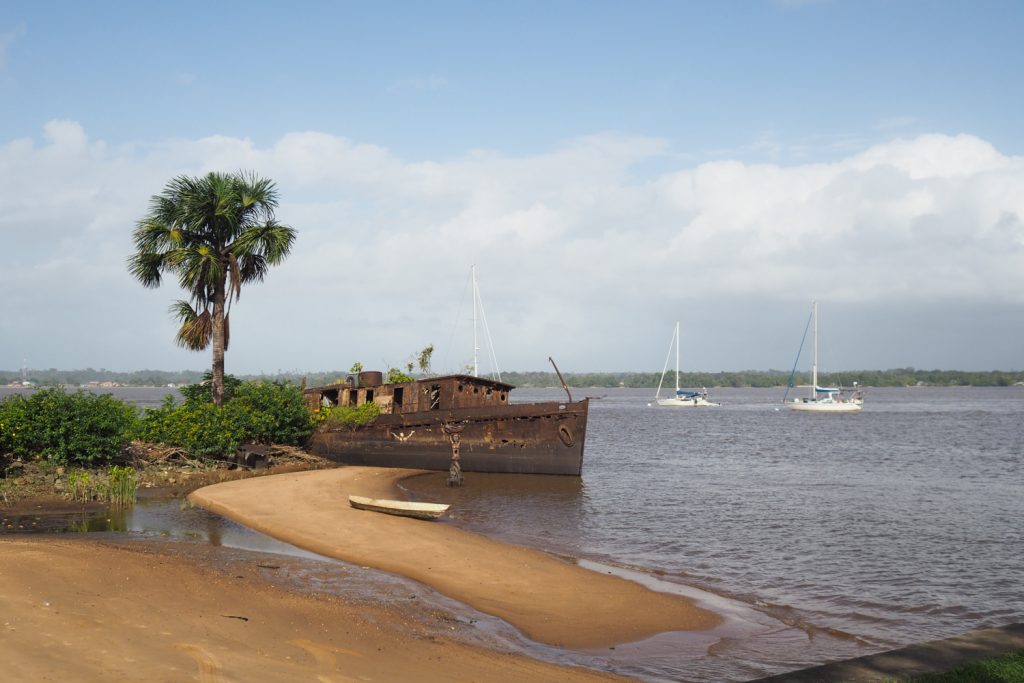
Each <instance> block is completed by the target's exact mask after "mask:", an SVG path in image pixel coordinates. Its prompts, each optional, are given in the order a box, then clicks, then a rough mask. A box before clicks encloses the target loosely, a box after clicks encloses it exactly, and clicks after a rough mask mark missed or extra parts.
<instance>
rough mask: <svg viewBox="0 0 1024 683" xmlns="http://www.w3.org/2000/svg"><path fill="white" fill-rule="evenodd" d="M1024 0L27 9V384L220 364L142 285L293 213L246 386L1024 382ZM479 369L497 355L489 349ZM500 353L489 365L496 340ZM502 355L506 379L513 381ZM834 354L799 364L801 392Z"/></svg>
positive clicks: (11, 321) (8, 284)
mask: <svg viewBox="0 0 1024 683" xmlns="http://www.w3.org/2000/svg"><path fill="white" fill-rule="evenodd" d="M1021 26H1024V3H1020V2H1017V1H1015V0H1014V1H1005V2H1003V1H991V0H980V1H977V2H943V1H940V0H935V1H933V2H928V3H920V2H910V1H902V0H886V1H877V2H876V1H874V0H819V1H814V0H788V1H786V0H736V1H729V0H724V1H715V2H711V1H708V2H698V1H696V0H693V1H688V2H679V1H670V2H655V1H650V0H637V1H635V2H628V3H625V2H603V1H600V0H588V1H579V2H577V1H574V0H561V1H559V2H533V1H530V0H525V1H523V2H515V3H480V2H468V1H467V2H446V1H440V2H436V3H421V2H377V3H354V2H340V1H339V2H317V1H314V0H308V1H303V2H296V3H287V4H286V3H269V2H246V3H240V2H233V1H231V0H225V1H223V2H218V3H208V2H202V3H200V2H191V1H187V0H186V1H183V2H175V3H129V2H106V3H78V2H60V1H56V0H55V1H52V2H23V1H21V0H6V1H5V2H4V3H3V4H0V240H2V241H0V245H2V246H0V370H16V369H18V368H20V367H22V365H26V366H27V367H29V368H51V367H53V368H59V369H77V368H86V367H93V368H106V369H109V370H119V371H129V370H141V369H165V370H181V369H202V368H205V367H208V366H209V356H208V353H194V352H188V351H185V350H182V349H179V348H177V347H176V346H175V345H174V341H173V340H174V335H175V333H176V329H177V328H176V324H175V321H174V320H173V319H172V318H171V317H170V315H169V313H168V310H167V309H168V307H169V305H170V304H171V303H172V302H173V301H174V300H177V299H183V298H186V295H185V293H184V292H182V291H181V290H180V289H179V288H178V287H177V286H176V284H175V281H174V278H169V279H167V280H166V281H165V283H164V285H163V286H161V287H160V288H158V289H146V288H144V287H142V286H141V285H140V284H139V283H138V282H137V281H135V280H133V279H132V277H131V275H130V274H129V273H128V270H127V268H126V265H125V262H126V259H127V258H128V256H129V255H130V254H131V253H132V249H133V244H132V239H131V235H132V231H133V230H134V228H135V225H136V223H137V222H138V221H139V219H141V218H142V217H143V216H144V215H145V213H146V211H147V208H148V203H149V200H150V198H151V197H152V196H153V195H155V194H158V193H159V192H160V191H161V190H162V189H163V187H164V186H165V184H166V183H167V182H168V181H169V180H170V179H172V178H174V177H176V176H179V175H201V174H205V173H207V172H210V171H222V172H234V171H239V170H244V171H253V172H256V173H258V174H259V175H261V176H264V177H267V178H270V179H272V180H274V181H275V183H276V184H277V189H278V191H279V194H280V205H279V207H278V210H277V219H278V220H279V221H280V222H281V223H284V224H287V225H290V226H292V227H294V228H295V229H296V230H297V232H298V235H297V238H296V241H295V244H294V247H293V251H292V253H291V255H290V256H289V258H288V259H287V260H286V261H285V262H284V263H283V264H281V265H280V266H278V267H276V268H274V269H272V270H271V272H270V273H269V275H268V277H267V279H266V280H265V282H263V283H261V284H258V285H253V286H250V287H248V288H247V289H245V290H244V291H243V292H242V297H241V299H240V300H239V302H238V303H237V304H236V305H235V306H234V307H233V309H232V314H231V327H232V338H231V347H230V348H229V350H228V353H227V361H226V364H227V370H228V372H232V373H238V374H259V373H276V372H307V371H317V370H333V369H346V368H348V367H349V366H351V365H352V364H353V363H354V362H356V361H358V362H360V363H362V365H363V366H364V367H366V368H379V369H386V368H388V367H401V366H404V365H405V363H406V362H407V361H408V360H409V359H410V358H411V357H412V356H413V355H414V354H415V353H416V352H418V351H419V350H420V349H422V348H423V347H424V346H426V345H427V344H433V345H434V346H435V349H436V350H435V353H434V358H433V369H434V370H435V371H438V372H447V371H461V370H462V369H463V368H465V367H466V365H467V364H469V363H471V362H472V359H473V324H472V310H473V307H472V302H471V298H470V292H471V287H470V286H469V283H470V269H471V267H472V266H474V265H475V266H476V273H477V280H478V283H479V290H480V294H481V299H482V304H483V312H484V315H485V316H486V321H487V328H488V329H489V331H490V337H491V344H492V345H493V348H494V358H495V359H496V361H497V366H498V369H500V370H502V371H509V370H520V371H527V370H545V369H548V368H550V366H549V365H548V357H549V356H551V357H553V358H554V359H555V360H556V361H557V362H558V364H559V367H560V368H561V369H562V370H563V371H567V372H615V371H630V370H636V371H658V370H660V369H661V368H662V366H663V363H664V362H665V358H666V352H667V350H668V345H669V341H670V338H671V336H672V331H673V328H674V325H675V323H676V321H679V322H680V327H681V338H682V347H681V365H682V369H683V370H685V371H729V370H748V369H758V370H767V369H779V370H788V369H789V368H790V367H791V366H792V364H793V362H794V358H795V356H796V352H797V349H798V347H799V344H800V340H801V336H802V334H803V330H804V325H805V323H806V321H807V317H808V314H809V312H810V310H811V302H812V301H818V302H819V330H820V333H819V348H820V366H821V367H822V368H823V369H824V370H825V371H829V370H832V371H841V370H854V369H888V368H904V367H915V368H920V369H959V370H994V369H1002V370H1020V369H1024V125H1022V124H1021V117H1020V115H1021V112H1022V111H1024V87H1022V86H1024V42H1022V41H1021V40H1020V37H1019V31H1020V27H1021ZM480 338H481V339H482V340H483V339H484V338H485V337H484V334H483V332H482V331H481V332H480ZM480 346H481V347H483V348H486V343H484V342H483V341H482V342H481V343H480ZM487 355H488V354H486V353H485V352H484V351H483V350H482V351H481V352H480V365H481V370H482V372H484V373H487V372H490V371H492V370H493V367H492V366H493V365H494V364H493V363H490V362H487V361H486V356H487ZM808 363H809V361H807V359H806V357H805V358H804V359H802V360H801V365H802V366H804V367H806V366H807V365H808Z"/></svg>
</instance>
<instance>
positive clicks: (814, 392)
mask: <svg viewBox="0 0 1024 683" xmlns="http://www.w3.org/2000/svg"><path fill="white" fill-rule="evenodd" d="M812 317H813V318H814V337H813V343H814V362H813V363H812V364H811V398H817V397H818V302H817V301H815V302H814V308H813V314H812Z"/></svg>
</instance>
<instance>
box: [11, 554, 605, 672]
mask: <svg viewBox="0 0 1024 683" xmlns="http://www.w3.org/2000/svg"><path fill="white" fill-rule="evenodd" d="M197 559H201V558H197V557H196V556H195V555H194V554H192V553H191V552H190V551H186V552H184V554H183V555H180V556H179V555H176V554H175V553H174V552H170V551H168V550H167V549H166V548H164V547H161V546H156V545H152V544H145V545H142V544H132V545H128V546H125V545H117V544H110V543H104V542H97V541H88V540H84V539H83V540H65V539H59V540H54V539H51V538H48V537H40V536H36V537H32V538H26V537H0V662H3V666H2V674H0V678H2V679H3V680H5V681H6V680H10V681H44V680H53V681H142V680H154V681H200V683H228V682H229V681H320V682H321V683H342V682H346V681H371V680H372V681H427V682H432V681H437V682H442V681H444V682H448V681H550V682H552V683H554V682H556V681H565V682H568V683H592V682H597V681H606V682H607V681H615V680H625V679H621V678H618V677H615V676H612V675H609V674H603V673H598V672H594V671H589V670H586V669H580V668H571V667H561V666H556V665H552V664H546V663H543V662H539V661H536V660H533V659H529V658H526V657H522V656H519V655H513V654H507V653H501V652H496V651H491V650H487V649H484V648H480V647H475V646H471V645H467V644H464V643H461V642H457V641H454V640H449V639H447V638H445V637H444V636H443V635H441V634H439V633H438V630H437V629H429V628H425V627H424V626H423V624H422V622H418V621H417V620H416V619H414V618H410V617H411V616H413V615H410V614H409V612H408V611H404V610H406V608H394V607H392V608H390V609H386V608H383V607H375V606H372V605H371V606H367V605H361V606H358V607H356V606H353V605H351V604H348V603H346V602H345V601H344V600H342V599H339V598H337V597H332V596H330V595H322V594H321V595H316V596H310V595H307V594H296V593H293V592H290V591H288V590H284V589H282V588H281V587H275V586H274V585H273V584H271V583H269V582H267V581H266V580H263V579H261V578H260V577H259V575H258V573H257V572H253V571H245V570H244V569H239V568H237V567H229V568H225V567H220V568H217V567H216V566H215V564H212V563H205V562H202V561H199V562H197V561H196V560H197ZM407 609H414V608H407Z"/></svg>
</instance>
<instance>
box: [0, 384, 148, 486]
mask: <svg viewBox="0 0 1024 683" xmlns="http://www.w3.org/2000/svg"><path fill="white" fill-rule="evenodd" d="M136 414H137V413H136V409H135V407H134V406H131V405H129V404H126V403H124V402H123V401H119V400H118V399H116V398H114V397H113V396H110V395H97V394H92V393H89V392H84V391H83V392H76V393H73V394H69V393H66V392H65V391H64V390H63V389H61V388H53V389H43V390H40V391H37V392H34V393H33V394H31V395H29V396H21V395H17V396H9V397H7V398H5V399H4V400H2V401H0V454H9V455H13V456H15V457H22V458H27V459H35V460H46V461H48V462H50V463H53V464H55V465H79V466H86V467H90V466H98V465H107V464H111V463H114V462H118V461H119V460H120V458H121V454H122V451H123V450H124V447H125V446H126V445H127V444H128V441H129V440H130V437H131V432H132V428H133V427H134V424H135V420H136Z"/></svg>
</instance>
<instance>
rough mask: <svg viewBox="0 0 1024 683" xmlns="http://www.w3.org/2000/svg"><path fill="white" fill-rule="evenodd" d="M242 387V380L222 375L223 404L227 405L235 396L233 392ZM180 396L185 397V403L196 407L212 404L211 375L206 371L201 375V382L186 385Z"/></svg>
mask: <svg viewBox="0 0 1024 683" xmlns="http://www.w3.org/2000/svg"><path fill="white" fill-rule="evenodd" d="M241 385H242V380H240V379H238V378H237V377H235V376H234V375H224V402H225V403H227V402H228V401H230V400H231V398H232V397H233V396H234V395H235V390H236V389H238V387H239V386H241ZM179 391H181V395H182V396H184V397H185V403H191V404H193V405H198V404H200V403H213V373H212V372H210V371H209V370H207V371H206V372H205V373H203V380H202V381H201V382H196V383H195V384H188V385H186V386H183V387H182V388H181V389H179Z"/></svg>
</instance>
